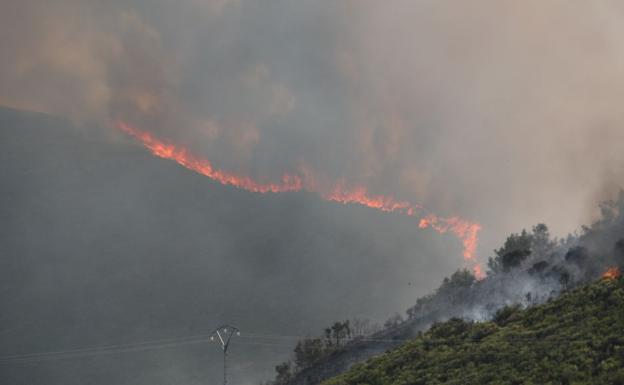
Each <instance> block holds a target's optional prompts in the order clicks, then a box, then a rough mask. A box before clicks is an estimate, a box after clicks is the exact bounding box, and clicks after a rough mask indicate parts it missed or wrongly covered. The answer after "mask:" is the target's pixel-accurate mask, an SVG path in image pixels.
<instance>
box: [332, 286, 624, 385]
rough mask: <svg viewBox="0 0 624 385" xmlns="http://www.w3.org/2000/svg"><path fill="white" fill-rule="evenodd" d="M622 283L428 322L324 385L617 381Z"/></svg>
mask: <svg viewBox="0 0 624 385" xmlns="http://www.w3.org/2000/svg"><path fill="white" fill-rule="evenodd" d="M623 332H624V279H623V278H621V277H620V278H618V279H611V280H607V279H603V280H600V281H598V282H596V283H593V284H591V285H587V286H583V287H581V288H578V289H576V290H574V291H573V292H571V293H568V294H566V295H563V296H561V297H560V298H558V299H557V300H554V301H551V302H549V303H546V304H543V305H540V306H535V307H532V308H529V309H527V310H520V309H519V308H514V307H509V308H505V309H503V310H501V311H499V312H498V313H497V316H496V317H495V318H494V320H493V321H492V322H484V323H470V322H466V321H463V320H460V319H452V320H450V321H448V322H444V323H439V324H436V325H434V326H433V327H432V328H431V329H430V330H429V331H428V332H426V333H424V334H421V335H420V336H419V337H417V338H416V339H414V340H413V341H410V342H408V343H407V344H405V345H403V346H401V347H400V348H398V349H396V350H394V351H391V352H389V353H386V354H384V355H382V356H379V357H375V358H373V359H371V360H369V361H368V362H366V363H364V364H359V365H356V366H354V367H353V368H352V369H351V370H349V371H348V372H346V373H345V374H343V375H341V376H338V377H335V378H333V379H330V380H328V381H326V382H324V383H323V385H339V384H340V385H365V384H366V385H386V384H393V385H399V384H428V385H431V384H547V383H549V384H623V383H624V334H623Z"/></svg>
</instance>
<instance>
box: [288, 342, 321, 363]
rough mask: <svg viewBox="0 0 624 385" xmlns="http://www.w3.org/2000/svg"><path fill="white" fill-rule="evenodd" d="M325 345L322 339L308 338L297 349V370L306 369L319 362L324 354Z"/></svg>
mask: <svg viewBox="0 0 624 385" xmlns="http://www.w3.org/2000/svg"><path fill="white" fill-rule="evenodd" d="M324 350H325V344H323V341H322V340H321V339H320V338H306V339H304V340H302V341H299V342H298V343H297V346H296V347H295V350H294V353H295V358H294V359H295V365H296V366H297V369H304V368H307V367H309V366H311V365H313V364H314V363H315V362H317V361H318V360H319V359H320V358H321V357H322V356H323V353H324Z"/></svg>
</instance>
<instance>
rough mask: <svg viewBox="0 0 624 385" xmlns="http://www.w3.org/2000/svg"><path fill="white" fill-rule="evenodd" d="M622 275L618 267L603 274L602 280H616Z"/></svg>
mask: <svg viewBox="0 0 624 385" xmlns="http://www.w3.org/2000/svg"><path fill="white" fill-rule="evenodd" d="M621 275H622V273H620V269H619V268H618V267H617V266H614V267H610V268H609V269H608V270H607V271H605V272H604V274H602V278H604V279H616V278H619V277H620V276H621Z"/></svg>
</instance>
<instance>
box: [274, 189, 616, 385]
mask: <svg viewBox="0 0 624 385" xmlns="http://www.w3.org/2000/svg"><path fill="white" fill-rule="evenodd" d="M600 211H601V217H600V219H599V220H597V221H595V222H594V223H592V224H591V225H590V226H583V227H582V228H581V229H580V231H579V232H578V233H575V234H570V235H568V236H567V237H565V238H563V239H559V238H553V237H552V236H551V234H550V232H549V230H548V227H547V225H545V224H542V223H540V224H537V225H535V226H533V227H532V228H531V229H530V230H526V229H523V230H522V231H520V232H519V233H514V234H510V235H509V236H508V237H507V239H506V240H505V243H504V244H503V245H502V246H501V247H500V248H498V249H496V250H494V253H493V256H492V257H490V258H489V259H488V272H487V276H486V277H485V278H483V279H480V280H479V279H477V278H476V277H475V275H474V274H473V273H472V272H471V271H469V270H467V269H461V270H457V271H456V272H455V273H453V274H452V275H451V276H450V277H447V278H444V280H443V281H442V284H441V285H440V286H439V287H438V289H437V290H435V291H434V292H433V293H431V294H429V295H426V296H423V297H420V298H418V299H417V300H416V303H415V304H414V306H412V307H410V308H408V309H407V311H406V314H405V317H403V316H402V315H400V314H398V313H396V314H394V315H393V316H391V317H390V318H389V319H388V320H387V321H386V322H385V323H384V324H383V326H381V327H380V326H375V325H371V324H370V323H369V322H366V321H363V320H359V319H355V320H347V321H343V322H336V323H334V324H333V325H332V326H330V327H328V328H327V329H325V330H324V334H323V335H322V336H321V337H318V338H310V339H306V340H302V341H299V343H298V344H297V345H296V347H295V349H294V351H293V356H292V359H291V360H290V361H286V362H284V363H282V364H280V365H277V366H276V367H275V370H276V378H275V380H274V381H272V382H269V383H268V384H274V385H282V384H289V385H294V384H296V385H309V384H315V383H318V382H320V381H322V380H324V379H326V378H329V377H332V376H334V375H336V374H338V373H340V372H342V371H344V370H346V369H348V368H349V367H350V366H351V365H352V364H354V363H356V362H359V361H362V360H365V359H366V358H369V357H371V356H373V355H376V354H379V353H382V352H384V351H385V350H387V349H390V348H393V347H396V346H398V345H400V344H401V343H402V342H404V341H405V340H406V339H409V338H411V337H413V336H415V335H416V334H418V333H420V332H422V331H423V330H425V329H427V328H429V327H430V326H431V325H433V324H435V323H437V322H441V321H445V320H448V319H450V318H462V319H465V320H469V321H486V320H491V319H493V318H496V317H500V316H501V314H503V313H504V312H505V309H510V308H517V307H529V306H533V305H537V304H541V303H544V302H547V301H550V300H552V299H554V298H557V297H558V296H560V295H561V294H563V293H565V292H567V291H569V290H571V289H573V288H575V287H578V286H579V285H583V284H586V283H589V282H591V281H594V280H596V279H600V278H601V277H602V276H603V275H604V274H605V272H606V271H608V270H609V269H618V270H619V269H622V268H623V267H624V191H620V193H619V195H618V197H617V199H615V200H609V201H605V202H602V203H601V204H600ZM341 340H342V342H341Z"/></svg>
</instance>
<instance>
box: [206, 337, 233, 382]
mask: <svg viewBox="0 0 624 385" xmlns="http://www.w3.org/2000/svg"><path fill="white" fill-rule="evenodd" d="M234 335H237V336H240V331H239V330H238V328H236V327H234V326H231V325H221V326H219V327H218V328H216V329H215V330H214V331H213V332H212V333H210V341H218V342H219V344H220V345H221V350H223V385H227V351H228V347H229V346H230V340H231V339H232V337H233V336H234Z"/></svg>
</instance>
